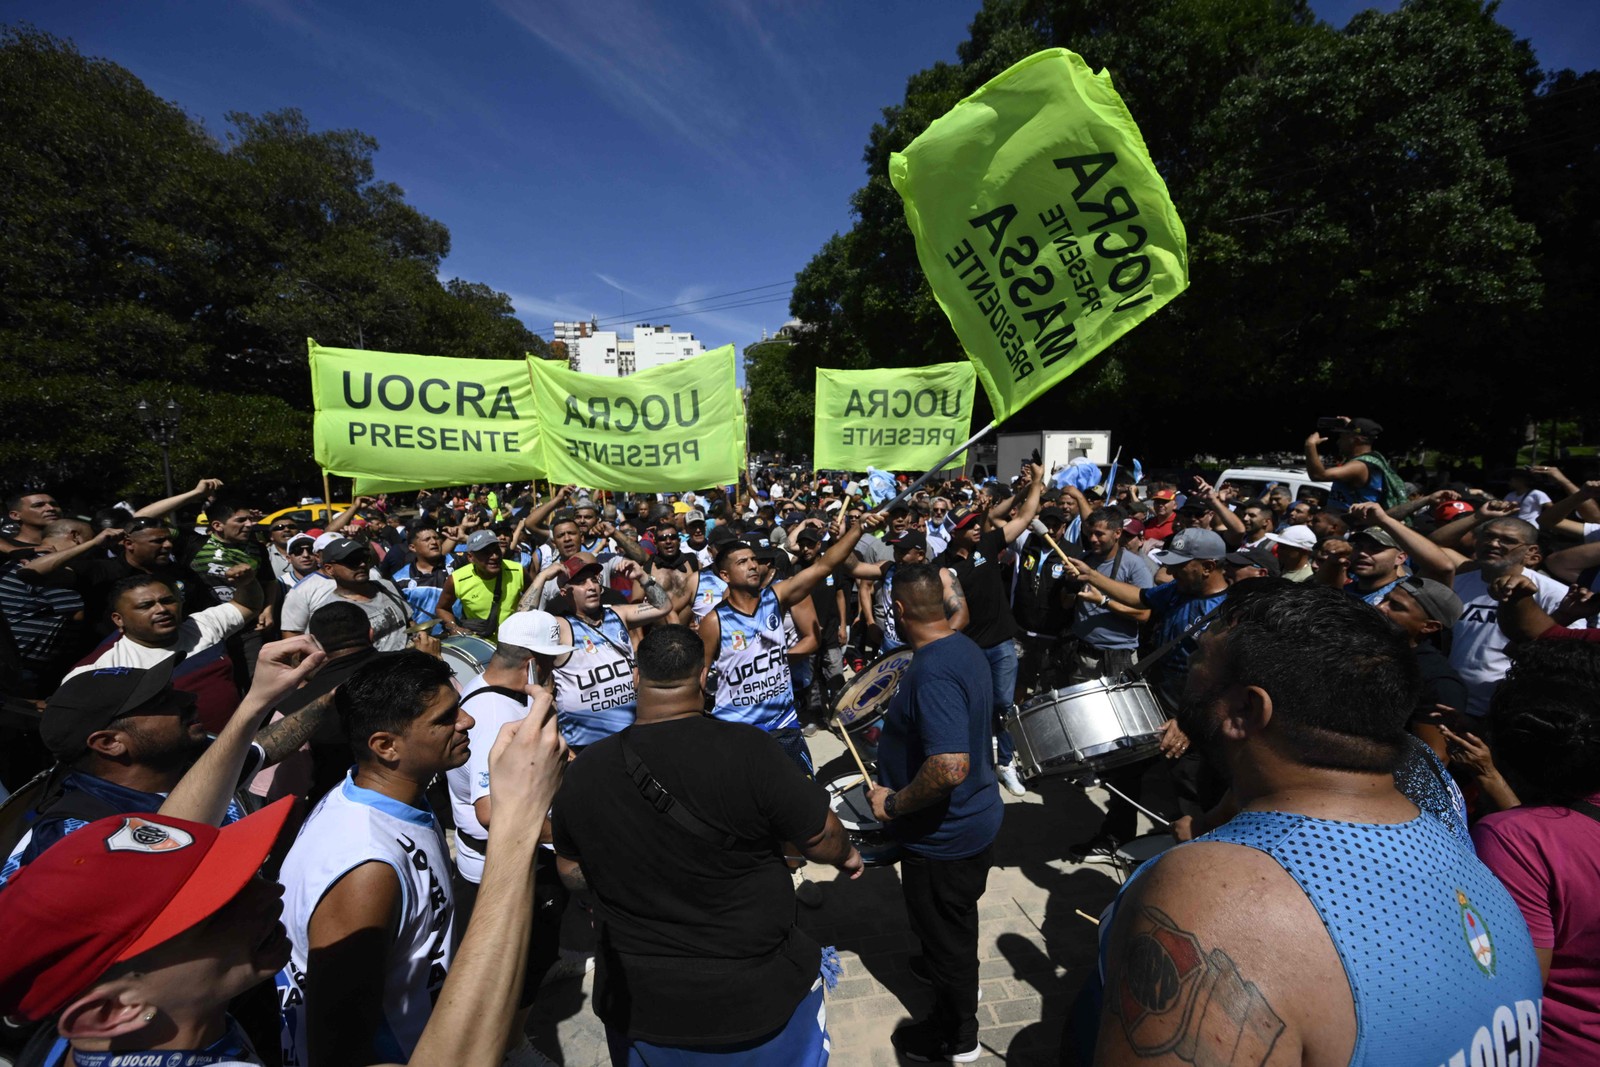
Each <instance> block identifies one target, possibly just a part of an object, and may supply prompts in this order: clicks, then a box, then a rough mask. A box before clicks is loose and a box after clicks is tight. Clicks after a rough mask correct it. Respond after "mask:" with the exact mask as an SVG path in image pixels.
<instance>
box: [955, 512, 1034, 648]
mask: <svg viewBox="0 0 1600 1067" xmlns="http://www.w3.org/2000/svg"><path fill="white" fill-rule="evenodd" d="M1005 550H1006V535H1005V531H1004V530H989V531H987V532H985V533H984V534H983V536H982V537H980V538H978V546H977V547H976V548H974V549H973V550H972V555H971V556H969V557H963V556H959V555H957V554H956V552H955V550H954V549H947V550H946V551H945V554H944V555H942V556H940V557H939V559H938V561H937V562H938V564H939V566H941V567H949V568H950V569H951V570H952V571H954V572H955V576H956V578H957V580H959V581H960V582H961V591H962V592H963V593H964V594H966V598H967V612H968V614H969V615H971V617H972V620H971V621H970V622H968V623H967V628H966V630H965V631H964V632H965V633H966V635H967V636H968V637H970V638H972V640H973V641H975V642H977V645H978V647H979V648H993V647H994V646H995V645H998V644H999V643H1000V642H1001V641H1009V640H1011V638H1013V637H1015V636H1016V635H1017V620H1016V619H1014V618H1012V616H1011V604H1010V602H1009V601H1007V600H1006V579H1007V577H1008V574H1007V573H1006V572H1005V570H1004V568H1002V567H1001V566H1000V553H1002V552H1004V551H1005Z"/></svg>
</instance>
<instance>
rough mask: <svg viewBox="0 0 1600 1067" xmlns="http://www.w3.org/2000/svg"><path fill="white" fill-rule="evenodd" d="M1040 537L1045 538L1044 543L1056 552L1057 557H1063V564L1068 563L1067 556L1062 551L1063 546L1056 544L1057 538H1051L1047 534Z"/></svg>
mask: <svg viewBox="0 0 1600 1067" xmlns="http://www.w3.org/2000/svg"><path fill="white" fill-rule="evenodd" d="M1039 536H1040V537H1042V538H1044V543H1045V544H1047V545H1049V546H1050V547H1051V548H1053V549H1055V550H1056V555H1058V556H1060V557H1061V562H1063V563H1065V562H1066V561H1067V554H1066V553H1065V552H1063V551H1061V546H1060V545H1058V544H1056V542H1055V538H1053V537H1051V536H1050V535H1049V534H1047V533H1046V534H1040V535H1039Z"/></svg>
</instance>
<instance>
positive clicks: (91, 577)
mask: <svg viewBox="0 0 1600 1067" xmlns="http://www.w3.org/2000/svg"><path fill="white" fill-rule="evenodd" d="M176 547H177V541H176V539H175V537H174V536H173V533H172V529H171V527H169V526H168V525H167V521H166V520H165V519H162V518H153V517H149V516H143V517H136V518H134V520H133V521H132V522H130V523H128V525H127V526H125V527H124V528H123V531H122V543H121V545H120V546H118V551H117V554H116V555H115V556H113V557H112V558H111V559H94V560H82V561H78V560H75V561H73V563H72V565H71V569H72V573H73V575H74V577H76V579H77V581H78V589H79V591H80V592H81V593H82V594H83V599H84V604H85V611H86V612H87V618H88V620H89V622H90V624H91V625H92V626H93V627H94V632H95V636H96V637H104V636H105V635H106V634H109V633H111V631H112V630H114V629H115V628H116V627H115V626H114V625H113V624H112V622H111V604H110V602H109V594H110V592H111V587H112V586H114V585H116V584H117V583H118V582H119V581H121V580H122V579H124V578H131V577H133V576H134V575H136V574H152V575H155V576H156V577H158V578H162V579H164V580H165V581H166V583H167V584H168V585H170V586H172V588H174V589H176V590H177V591H178V596H179V598H180V599H181V600H182V601H183V613H184V614H185V615H191V616H192V615H198V614H199V613H200V612H202V611H204V610H205V609H206V608H214V607H216V606H217V604H218V603H219V601H218V600H217V598H216V597H214V596H212V595H211V587H210V586H209V585H207V584H206V583H205V582H202V581H201V580H200V579H199V578H198V577H196V576H195V573H194V572H193V571H191V570H190V569H189V568H188V567H185V566H182V565H180V564H179V563H177V562H176V561H175V560H174V557H173V552H174V551H175V549H176Z"/></svg>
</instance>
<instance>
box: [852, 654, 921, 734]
mask: <svg viewBox="0 0 1600 1067" xmlns="http://www.w3.org/2000/svg"><path fill="white" fill-rule="evenodd" d="M913 655H914V653H913V651H912V649H911V647H910V646H909V645H908V646H906V647H904V648H897V649H895V650H894V651H893V652H885V653H884V654H883V655H881V656H879V657H878V658H877V659H875V660H873V661H872V662H871V663H869V664H867V665H866V666H865V667H863V668H861V669H860V670H859V671H857V672H856V676H855V677H854V678H852V679H850V681H848V682H846V683H845V687H844V688H843V689H841V690H839V699H837V700H835V701H834V702H833V717H834V718H835V719H837V720H838V721H839V725H840V726H843V727H844V728H845V729H846V730H849V731H851V732H852V733H854V732H856V731H860V730H865V729H866V728H867V727H869V726H871V725H872V724H873V723H875V722H877V721H878V720H879V719H881V718H883V716H884V714H885V713H886V712H887V711H888V710H889V701H890V700H891V699H893V698H894V691H895V690H896V689H897V688H899V686H900V678H901V676H902V675H904V674H905V673H906V668H908V667H910V666H911V657H912V656H913Z"/></svg>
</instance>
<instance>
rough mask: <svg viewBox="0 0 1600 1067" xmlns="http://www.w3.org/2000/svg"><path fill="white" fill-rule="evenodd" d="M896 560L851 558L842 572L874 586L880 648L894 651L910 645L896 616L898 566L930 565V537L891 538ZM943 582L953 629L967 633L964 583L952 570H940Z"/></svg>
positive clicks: (910, 533)
mask: <svg viewBox="0 0 1600 1067" xmlns="http://www.w3.org/2000/svg"><path fill="white" fill-rule="evenodd" d="M888 543H889V547H890V548H892V549H893V550H894V558H893V559H891V560H885V561H883V562H881V563H861V562H858V561H856V560H854V559H851V560H849V561H847V562H846V563H845V565H844V566H842V567H840V568H839V570H840V571H841V572H842V573H844V574H848V575H849V576H850V577H852V578H854V579H856V580H857V581H864V582H870V583H872V587H873V592H872V621H873V623H874V625H876V626H877V627H878V632H879V633H880V634H881V635H882V640H881V642H880V643H879V647H880V648H881V649H883V651H885V652H893V651H894V650H895V649H897V648H901V647H903V646H904V645H905V644H906V643H907V642H906V640H905V638H904V637H902V636H901V635H900V631H899V628H898V627H897V626H896V625H895V617H894V599H893V598H894V576H895V569H896V568H897V567H902V566H904V567H914V566H918V565H920V564H924V563H927V562H928V535H927V534H925V533H923V532H922V531H921V530H902V531H900V532H899V533H896V534H892V535H891V536H890V537H889V538H888ZM938 571H939V582H940V586H941V589H942V595H943V600H944V610H945V615H946V616H948V617H949V619H950V628H951V629H952V630H965V629H966V628H967V622H968V612H967V597H966V594H965V593H963V592H962V590H961V581H960V580H959V579H958V578H957V577H956V573H955V571H953V570H951V569H950V568H949V567H939V568H938Z"/></svg>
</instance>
